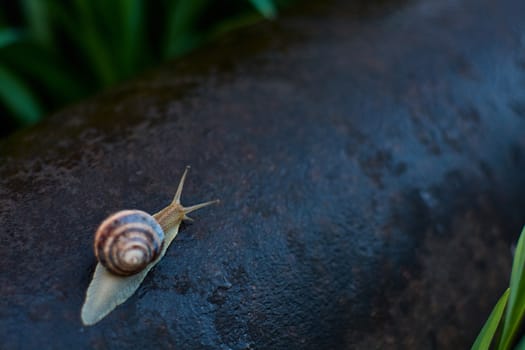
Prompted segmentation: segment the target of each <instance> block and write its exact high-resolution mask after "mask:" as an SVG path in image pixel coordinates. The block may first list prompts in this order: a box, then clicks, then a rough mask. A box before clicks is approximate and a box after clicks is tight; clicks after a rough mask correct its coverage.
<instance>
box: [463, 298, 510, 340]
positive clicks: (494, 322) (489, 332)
mask: <svg viewBox="0 0 525 350" xmlns="http://www.w3.org/2000/svg"><path fill="white" fill-rule="evenodd" d="M509 290H510V289H509V288H507V290H506V291H505V293H503V295H502V296H501V297H500V298H499V300H498V302H497V303H496V306H494V309H492V312H491V313H490V316H489V318H488V319H487V322H485V325H484V326H483V328H482V329H481V331H480V332H479V335H478V337H477V338H476V341H475V342H474V345H472V348H471V350H488V349H490V344H491V343H492V338H493V337H494V333H495V332H496V329H497V328H498V325H499V323H500V321H501V318H502V315H503V311H504V310H505V305H506V304H507V300H508V298H509Z"/></svg>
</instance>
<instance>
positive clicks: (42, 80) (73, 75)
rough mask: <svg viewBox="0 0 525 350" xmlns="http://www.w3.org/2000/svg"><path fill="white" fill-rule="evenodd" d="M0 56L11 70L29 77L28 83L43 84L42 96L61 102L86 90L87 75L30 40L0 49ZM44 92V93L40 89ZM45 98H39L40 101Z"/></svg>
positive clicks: (73, 97)
mask: <svg viewBox="0 0 525 350" xmlns="http://www.w3.org/2000/svg"><path fill="white" fill-rule="evenodd" d="M0 60H1V61H2V62H4V64H5V65H6V66H8V67H9V68H10V69H11V70H12V71H14V72H17V73H18V74H20V75H23V76H24V77H25V78H29V79H30V80H31V83H36V84H37V85H38V84H40V85H41V86H45V89H46V91H45V96H46V97H45V100H46V102H52V101H48V100H49V97H50V96H52V97H53V98H54V99H55V100H56V101H60V102H64V101H71V100H73V99H76V98H79V97H81V96H82V95H83V94H85V93H87V91H89V90H88V89H89V87H90V86H89V85H88V84H87V82H86V81H87V79H82V78H81V75H80V72H76V71H75V66H71V65H70V64H69V62H68V61H67V58H66V60H63V59H61V57H57V56H56V55H54V54H53V53H52V52H49V51H48V50H45V49H43V48H40V47H38V46H35V45H31V44H29V43H20V44H15V45H12V46H11V47H9V49H7V50H0ZM40 95H43V93H40ZM42 100H44V99H41V101H42Z"/></svg>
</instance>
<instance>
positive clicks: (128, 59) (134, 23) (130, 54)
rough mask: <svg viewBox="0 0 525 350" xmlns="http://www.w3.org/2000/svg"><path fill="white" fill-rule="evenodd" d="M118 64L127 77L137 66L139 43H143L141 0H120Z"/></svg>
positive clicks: (143, 20) (139, 53)
mask: <svg viewBox="0 0 525 350" xmlns="http://www.w3.org/2000/svg"><path fill="white" fill-rule="evenodd" d="M119 5H120V6H119V8H120V11H119V13H120V18H121V20H120V35H119V36H120V38H119V41H120V49H119V54H120V55H119V56H120V64H121V65H122V67H123V68H122V75H123V76H125V77H127V76H129V75H131V74H132V73H133V71H134V70H136V69H138V68H139V64H140V55H141V54H142V50H141V45H143V44H144V38H143V36H142V35H143V33H144V30H145V28H144V27H145V23H144V22H145V18H144V6H143V2H142V1H141V0H120V2H119Z"/></svg>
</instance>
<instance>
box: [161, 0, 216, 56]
mask: <svg viewBox="0 0 525 350" xmlns="http://www.w3.org/2000/svg"><path fill="white" fill-rule="evenodd" d="M207 6H209V0H178V1H171V2H169V3H168V9H167V19H166V21H167V23H166V36H165V37H166V39H165V41H164V47H163V51H164V57H165V58H172V57H176V56H179V55H181V54H183V53H185V52H187V51H189V50H191V49H193V48H194V47H195V46H196V44H197V43H198V42H199V39H200V38H199V34H198V31H197V21H198V20H199V19H200V17H201V15H202V13H203V12H204V10H205V9H206V7H207Z"/></svg>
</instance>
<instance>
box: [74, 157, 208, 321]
mask: <svg viewBox="0 0 525 350" xmlns="http://www.w3.org/2000/svg"><path fill="white" fill-rule="evenodd" d="M188 169H189V167H186V170H185V171H184V174H183V175H182V177H181V180H180V182H179V186H178V188H177V192H176V193H175V197H174V198H173V201H172V202H171V203H170V204H169V205H168V206H167V207H166V208H164V209H162V210H161V211H159V212H158V213H156V214H153V215H149V214H148V213H146V212H143V211H141V210H123V211H120V212H117V213H115V214H113V215H111V216H109V217H108V218H107V219H106V220H104V221H103V222H102V223H101V224H100V226H99V228H98V229H97V231H96V233H95V242H94V250H95V255H96V257H97V259H98V261H99V263H98V264H97V266H96V268H95V272H94V274H93V278H92V280H91V283H90V284H89V287H88V290H87V292H86V299H85V301H84V304H83V306H82V311H81V319H82V323H83V324H84V325H93V324H95V323H97V322H98V321H100V320H101V319H102V318H104V317H105V316H106V315H108V314H109V313H110V312H111V311H112V310H113V309H115V307H117V306H118V305H120V304H122V303H123V302H125V301H126V300H127V299H128V298H129V297H130V296H131V295H133V293H134V292H135V291H136V290H137V289H138V287H139V286H140V284H141V283H142V281H143V280H144V278H145V277H146V275H147V274H148V272H149V271H150V270H151V269H152V268H153V267H154V266H155V265H156V264H157V263H158V262H159V261H160V260H161V259H162V257H163V256H164V254H165V253H166V250H167V249H168V247H169V245H170V244H171V242H172V241H173V240H174V239H175V237H176V236H177V233H178V231H179V226H180V224H181V222H182V221H183V220H191V219H190V218H189V217H188V216H187V214H188V213H190V212H192V211H195V210H197V209H200V208H203V207H206V206H208V205H211V204H214V203H217V202H218V200H214V201H209V202H204V203H200V204H196V205H192V206H189V207H184V206H183V205H182V204H181V203H180V197H181V194H182V188H183V186H184V181H185V179H186V175H187V172H188Z"/></svg>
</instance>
